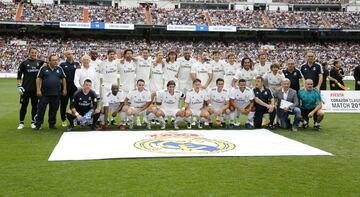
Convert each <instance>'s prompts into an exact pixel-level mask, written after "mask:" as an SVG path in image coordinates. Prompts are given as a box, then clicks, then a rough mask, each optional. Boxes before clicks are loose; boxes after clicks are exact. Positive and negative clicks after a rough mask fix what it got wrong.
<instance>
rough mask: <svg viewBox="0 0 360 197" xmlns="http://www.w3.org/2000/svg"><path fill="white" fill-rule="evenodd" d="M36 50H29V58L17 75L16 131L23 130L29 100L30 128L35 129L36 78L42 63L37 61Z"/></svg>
mask: <svg viewBox="0 0 360 197" xmlns="http://www.w3.org/2000/svg"><path fill="white" fill-rule="evenodd" d="M37 53H38V51H37V49H36V48H30V49H29V57H28V59H26V60H25V61H23V62H22V63H21V64H20V66H19V68H18V73H17V90H18V92H19V94H20V104H21V108H20V122H19V126H18V129H23V128H24V126H25V125H24V120H25V115H26V111H27V107H28V104H29V100H30V99H31V128H33V129H34V128H35V120H34V118H35V115H36V112H37V105H38V97H37V96H36V77H37V74H38V72H39V69H40V67H41V66H42V65H43V64H44V61H42V60H38V59H37Z"/></svg>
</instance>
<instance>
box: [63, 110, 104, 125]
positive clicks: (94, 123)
mask: <svg viewBox="0 0 360 197" xmlns="http://www.w3.org/2000/svg"><path fill="white" fill-rule="evenodd" d="M89 111H90V110H89ZM78 113H79V114H80V115H81V116H84V115H85V114H86V113H87V112H81V111H78ZM66 117H67V119H68V120H69V122H70V126H72V127H74V120H75V119H76V116H74V115H73V114H71V113H68V112H66ZM99 117H100V113H94V114H92V115H91V118H92V119H93V123H92V126H95V125H96V122H97V121H98V119H99Z"/></svg>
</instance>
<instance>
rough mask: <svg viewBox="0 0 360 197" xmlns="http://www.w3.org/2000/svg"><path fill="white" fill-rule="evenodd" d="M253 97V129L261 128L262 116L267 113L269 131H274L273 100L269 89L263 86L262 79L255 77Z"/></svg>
mask: <svg viewBox="0 0 360 197" xmlns="http://www.w3.org/2000/svg"><path fill="white" fill-rule="evenodd" d="M254 95H255V99H254V100H255V115H254V126H255V128H261V126H262V119H263V116H264V114H266V113H268V114H269V116H270V123H269V125H268V127H269V129H275V125H274V120H275V116H276V112H275V100H274V96H273V94H272V92H271V91H270V89H269V88H266V87H265V86H264V79H263V78H262V77H256V85H255V88H254Z"/></svg>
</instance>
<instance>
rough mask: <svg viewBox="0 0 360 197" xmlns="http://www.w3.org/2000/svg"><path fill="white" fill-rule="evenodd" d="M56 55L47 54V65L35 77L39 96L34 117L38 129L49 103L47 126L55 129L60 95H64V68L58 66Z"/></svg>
mask: <svg viewBox="0 0 360 197" xmlns="http://www.w3.org/2000/svg"><path fill="white" fill-rule="evenodd" d="M58 61H59V59H58V57H57V56H56V55H53V54H52V55H50V56H49V65H45V66H42V67H41V68H40V70H39V73H38V75H37V79H36V95H37V96H38V97H39V98H40V99H39V105H38V112H37V114H36V118H35V121H36V123H35V125H36V127H35V129H36V130H39V129H40V127H41V124H42V123H43V121H44V114H45V110H46V106H47V105H49V128H50V129H56V126H55V124H56V113H57V111H58V109H59V103H60V95H63V96H65V95H66V93H67V91H66V80H65V77H66V76H65V73H64V70H63V69H62V68H61V67H59V66H58Z"/></svg>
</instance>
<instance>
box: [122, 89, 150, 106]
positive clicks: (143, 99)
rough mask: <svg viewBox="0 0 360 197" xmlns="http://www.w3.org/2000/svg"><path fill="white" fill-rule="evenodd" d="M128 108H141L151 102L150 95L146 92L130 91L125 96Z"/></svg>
mask: <svg viewBox="0 0 360 197" xmlns="http://www.w3.org/2000/svg"><path fill="white" fill-rule="evenodd" d="M127 98H128V99H129V103H130V107H135V108H142V107H144V106H145V104H146V103H147V102H151V93H150V91H148V90H143V91H141V92H140V91H138V90H132V91H130V92H129V94H128V95H127Z"/></svg>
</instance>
